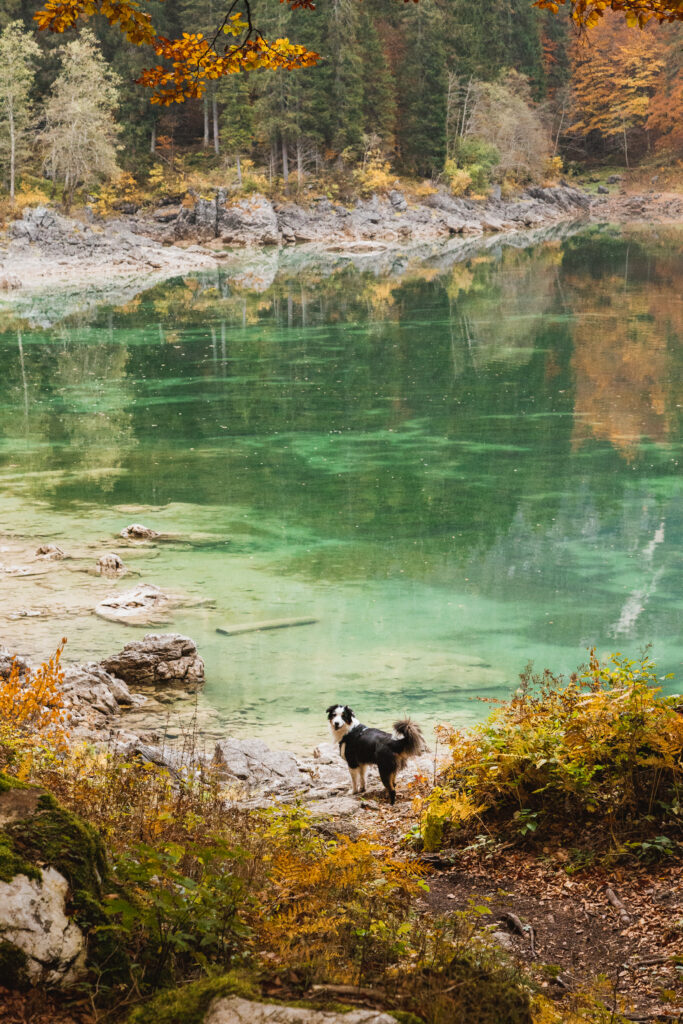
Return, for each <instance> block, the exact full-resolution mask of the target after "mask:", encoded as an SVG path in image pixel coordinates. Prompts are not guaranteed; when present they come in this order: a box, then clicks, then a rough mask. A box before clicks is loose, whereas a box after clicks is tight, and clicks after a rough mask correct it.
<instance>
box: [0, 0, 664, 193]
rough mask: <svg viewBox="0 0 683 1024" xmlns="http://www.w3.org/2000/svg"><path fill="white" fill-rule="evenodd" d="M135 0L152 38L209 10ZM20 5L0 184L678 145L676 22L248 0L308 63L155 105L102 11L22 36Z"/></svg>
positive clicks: (509, 178)
mask: <svg viewBox="0 0 683 1024" xmlns="http://www.w3.org/2000/svg"><path fill="white" fill-rule="evenodd" d="M146 6H147V7H148V8H149V10H150V12H151V13H152V16H153V20H154V22H155V24H156V25H157V26H158V28H159V31H161V32H163V33H164V34H167V35H168V36H171V37H177V36H181V35H182V34H183V32H194V33H198V32H202V33H204V35H205V36H206V37H208V36H209V35H210V34H211V33H212V30H213V29H214V28H215V26H216V24H217V23H219V22H220V19H221V18H222V17H223V14H224V12H223V11H222V9H221V8H220V6H219V5H217V4H216V2H215V0H169V2H167V3H159V2H157V0H152V2H151V3H149V4H148V5H146ZM35 12H36V5H35V3H34V2H29V0H5V3H3V5H2V11H1V12H0V33H2V34H1V35H0V50H3V52H4V53H5V55H6V56H5V59H4V60H3V65H4V67H3V70H2V72H0V174H1V178H0V181H1V182H2V187H3V190H7V191H9V192H10V194H11V195H12V196H14V192H15V188H16V181H24V189H25V190H26V189H27V188H30V187H34V188H35V187H36V186H37V187H42V186H41V184H40V183H41V181H42V182H44V181H45V180H46V179H52V181H53V182H54V183H55V185H57V184H59V185H60V186H66V188H67V190H68V189H71V188H72V187H75V185H76V184H78V183H80V184H82V185H90V186H91V187H92V186H97V185H98V184H101V183H102V182H106V181H109V180H112V179H116V177H117V175H119V174H120V172H121V171H124V172H126V173H127V174H128V175H130V176H131V177H132V178H134V179H135V181H136V182H137V183H145V184H146V183H147V182H148V181H149V180H150V176H151V181H152V183H154V181H155V180H159V179H161V178H162V177H168V175H169V172H170V173H171V174H176V173H181V174H182V173H187V172H191V171H195V172H200V173H201V172H204V171H213V172H216V171H220V174H221V175H222V176H223V177H222V180H224V181H225V182H226V183H228V184H232V185H233V186H234V187H236V188H240V189H241V188H243V189H245V190H246V191H249V190H252V191H255V190H265V189H266V188H267V187H268V186H269V185H270V186H272V184H273V182H278V183H283V184H284V186H285V187H289V185H290V183H291V184H292V185H296V187H297V188H298V189H301V188H302V187H305V186H307V187H313V186H312V185H311V182H312V181H314V180H316V179H317V180H319V179H320V178H321V177H324V176H328V177H329V176H332V177H334V175H336V176H337V178H339V179H346V180H348V178H349V172H353V173H354V174H355V175H356V178H355V181H356V184H357V185H359V186H361V190H362V187H364V188H365V189H366V191H372V190H373V189H374V190H378V189H380V190H381V189H382V188H383V187H384V188H385V187H387V186H388V185H389V183H390V181H391V180H393V178H394V177H395V175H397V174H399V175H403V176H406V177H408V178H413V179H430V180H432V181H434V180H440V181H444V182H445V183H447V184H448V185H450V187H451V190H452V191H453V192H454V193H455V194H465V193H469V194H481V193H482V192H486V190H487V189H488V188H490V186H491V185H492V184H494V183H500V184H502V186H503V187H504V188H505V187H507V186H510V187H515V186H517V185H519V184H524V183H525V182H529V181H544V180H550V179H555V180H556V179H557V176H558V175H560V174H571V173H572V171H574V172H576V173H579V171H580V169H582V168H584V167H585V166H586V165H589V166H590V165H595V164H600V163H602V164H606V165H607V164H609V165H613V166H624V165H625V166H626V167H629V166H633V165H634V164H638V163H639V162H642V161H646V162H647V163H648V166H649V165H667V166H671V165H672V164H676V161H677V160H679V159H680V157H681V154H682V153H683V127H682V125H681V118H680V117H678V116H677V114H676V112H677V111H680V109H681V108H682V106H683V75H682V74H681V52H682V47H681V42H682V34H681V33H682V29H681V25H680V23H674V24H661V25H654V24H648V25H647V26H646V27H645V28H644V29H639V28H633V27H629V26H628V24H627V23H626V21H625V20H624V19H623V18H621V17H619V16H618V15H611V16H609V17H605V18H602V19H600V21H599V23H598V25H597V26H596V27H595V28H592V29H591V30H590V31H589V32H587V33H585V32H584V33H583V34H581V35H580V34H578V33H577V32H576V30H575V28H574V26H573V25H572V22H571V20H570V17H569V14H568V13H567V12H566V11H565V9H564V8H561V9H560V10H559V11H558V12H557V13H553V12H552V11H548V10H539V9H537V8H535V7H534V6H532V4H531V3H530V0H521V2H520V0H487V2H486V3H485V4H481V3H475V2H474V0H420V3H417V4H413V3H405V4H404V3H398V2H396V0H367V2H363V3H359V2H358V0H322V2H321V3H319V4H318V5H317V7H316V8H315V9H314V10H305V9H304V10H301V9H299V10H292V9H291V8H290V6H288V5H287V4H284V3H280V2H279V0H257V2H256V4H255V5H254V17H255V19H257V21H258V27H259V29H260V30H262V31H263V32H264V34H265V35H267V37H268V38H269V39H271V38H272V39H282V38H285V39H286V38H289V39H291V40H292V41H296V42H298V43H301V44H303V45H305V46H306V47H307V48H308V49H310V50H314V51H316V52H317V53H319V54H320V60H319V62H318V64H317V65H316V66H314V67H309V68H304V69H301V70H298V71H294V72H289V71H283V70H279V69H274V70H270V69H265V70H264V69H262V70H258V71H253V72H248V73H242V74H233V75H228V76H226V77H224V78H222V79H220V80H217V81H215V82H212V83H211V82H210V83H209V87H208V89H207V90H206V92H205V93H204V95H203V96H202V97H200V98H193V99H188V100H186V102H185V103H172V104H169V105H168V106H163V105H162V106H160V105H154V104H153V103H151V102H150V91H149V89H147V88H145V87H144V86H142V85H140V84H137V80H138V79H139V77H140V75H141V72H142V71H143V69H144V68H145V67H147V66H148V65H149V63H150V55H149V53H146V52H145V48H144V47H143V48H140V47H135V46H131V45H130V43H129V42H128V41H127V40H126V39H125V38H124V37H123V36H122V35H121V33H120V32H119V31H118V30H117V29H116V28H112V27H111V26H110V25H108V24H107V22H106V20H105V19H104V18H102V17H97V18H95V19H93V20H92V21H91V22H90V24H89V26H88V28H86V29H84V30H81V35H80V37H79V36H78V35H77V34H76V33H75V32H73V31H71V32H66V33H64V34H55V33H50V32H36V25H35V21H34V20H33V18H34V14H35ZM91 32H93V33H94V35H91ZM74 47H75V48H76V49H74ZM78 47H80V49H78ZM84 47H85V50H84V49H83V48H84ZM85 51H87V53H86V52H85ZM10 54H11V55H12V57H13V60H10V56H9V55H10ZM152 59H153V55H152ZM17 76H19V78H20V79H22V82H23V85H22V87H21V88H20V90H19V93H20V95H19V96H18V98H17V94H16V90H17ZM22 76H23V77H22ZM22 89H23V92H22V91H21V90H22ZM22 97H23V98H22ZM79 116H81V117H83V118H84V119H85V121H87V122H88V124H89V125H90V128H89V133H90V134H92V135H93V136H95V141H94V143H93V145H92V146H91V148H90V149H87V148H86V151H85V152H84V153H83V154H82V162H83V164H84V165H85V166H83V167H78V168H76V169H73V168H70V167H68V166H66V165H65V164H64V161H63V160H62V159H61V158H60V156H59V154H60V151H62V150H65V149H66V150H67V151H69V152H72V151H73V145H71V144H70V143H69V142H68V141H65V140H64V135H65V134H66V135H69V133H70V132H72V133H73V131H74V122H75V121H77V120H78V118H79ZM97 121H99V122H100V126H99V135H98V132H97V131H93V130H92V125H93V122H97ZM60 133H61V134H60ZM81 134H82V133H81ZM70 178H71V181H72V185H70V184H69V182H70ZM32 181H33V185H31V182H32ZM27 182H28V184H26V183H27ZM307 183H308V185H307Z"/></svg>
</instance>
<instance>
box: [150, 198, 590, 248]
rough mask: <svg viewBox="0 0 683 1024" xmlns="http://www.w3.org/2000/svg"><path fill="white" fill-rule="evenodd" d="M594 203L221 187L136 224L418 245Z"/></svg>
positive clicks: (247, 239) (236, 239) (170, 233)
mask: <svg viewBox="0 0 683 1024" xmlns="http://www.w3.org/2000/svg"><path fill="white" fill-rule="evenodd" d="M589 205H590V198H589V196H587V195H586V193H584V192H582V191H579V190H577V189H574V188H570V187H569V186H558V187H556V188H529V189H527V191H526V192H525V193H523V194H522V195H521V196H520V197H519V198H517V199H514V200H503V199H502V198H501V197H500V195H499V194H497V195H496V197H494V198H491V199H487V200H476V201H475V200H470V199H457V198H455V197H453V196H452V195H451V194H450V193H449V192H447V191H446V190H444V189H441V190H439V191H437V192H435V193H434V194H433V195H431V196H428V197H427V198H426V199H424V200H423V201H420V202H409V201H408V199H407V198H406V196H405V195H404V194H403V193H402V192H400V191H399V190H398V189H392V190H391V191H390V192H389V193H388V194H387V195H386V196H384V195H373V196H370V197H369V198H367V199H357V200H356V202H355V203H354V204H353V206H351V207H347V206H345V205H344V204H343V203H338V202H332V201H331V200H329V199H328V198H326V197H322V198H318V199H315V200H313V201H312V202H311V204H310V205H309V206H301V205H299V204H297V203H281V204H275V205H273V204H272V203H271V202H270V201H269V200H268V199H267V198H266V197H265V196H262V195H258V194H256V195H253V196H250V197H248V198H246V199H240V200H239V201H237V202H229V201H226V193H225V190H223V189H218V190H217V191H216V194H215V197H214V199H213V200H208V199H197V200H196V202H195V204H194V206H193V207H191V206H189V205H183V206H179V207H177V209H174V208H172V207H171V208H168V207H164V208H163V210H162V211H157V212H156V213H155V214H153V215H152V216H151V217H148V218H147V219H143V220H139V221H138V222H137V226H136V230H138V231H146V232H148V233H151V234H152V235H153V236H154V237H157V238H159V239H161V240H163V241H166V242H173V241H177V240H179V239H195V240H197V241H201V242H205V243H206V242H210V241H212V240H216V241H220V242H221V243H223V244H224V245H238V246H268V245H278V244H289V243H297V242H316V243H321V244H324V245H326V246H329V245H334V244H349V243H354V242H355V243H358V242H369V241H374V242H383V243H391V242H402V241H406V240H411V241H418V242H419V241H429V240H433V239H437V238H447V237H448V236H449V235H454V234H480V233H482V232H485V231H506V230H511V229H514V228H519V227H535V226H538V225H541V224H548V223H552V222H554V221H558V220H566V219H568V218H573V217H579V216H582V215H584V214H585V212H586V211H587V209H588V207H589ZM160 218H161V219H160Z"/></svg>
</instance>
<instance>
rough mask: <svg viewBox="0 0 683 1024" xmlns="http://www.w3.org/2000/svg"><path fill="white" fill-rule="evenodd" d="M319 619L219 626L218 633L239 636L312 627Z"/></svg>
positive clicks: (277, 620)
mask: <svg viewBox="0 0 683 1024" xmlns="http://www.w3.org/2000/svg"><path fill="white" fill-rule="evenodd" d="M317 621H318V619H266V620H265V621H264V622H241V623H240V624H239V625H237V626H225V627H223V626H217V627H216V632H217V633H222V634H223V636H237V634H238V633H258V632H261V631H262V630H265V629H287V628H288V627H289V626H311V625H313V623H314V622H317Z"/></svg>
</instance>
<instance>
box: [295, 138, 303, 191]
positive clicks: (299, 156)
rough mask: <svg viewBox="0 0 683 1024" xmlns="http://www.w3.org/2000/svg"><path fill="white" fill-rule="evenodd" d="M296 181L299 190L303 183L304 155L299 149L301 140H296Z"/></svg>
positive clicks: (300, 148)
mask: <svg viewBox="0 0 683 1024" xmlns="http://www.w3.org/2000/svg"><path fill="white" fill-rule="evenodd" d="M296 180H297V184H298V186H299V188H301V186H302V185H303V183H304V154H303V150H302V147H301V139H297V140H296Z"/></svg>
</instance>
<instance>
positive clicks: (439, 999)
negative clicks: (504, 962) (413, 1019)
mask: <svg viewBox="0 0 683 1024" xmlns="http://www.w3.org/2000/svg"><path fill="white" fill-rule="evenodd" d="M438 975H439V977H438V982H439V984H437V985H433V986H432V985H431V984H430V981H431V980H432V979H433V980H434V981H436V980H437V978H436V977H435V976H434V975H432V976H431V978H430V975H429V973H428V972H425V973H424V974H423V975H422V981H423V983H424V984H423V985H416V986H415V988H414V990H413V993H412V998H411V1000H410V1003H412V1005H411V1006H410V1009H411V1010H412V1011H413V1012H414V1013H416V1014H419V1013H422V1012H424V1009H425V1007H426V1006H429V1007H430V1019H431V1020H436V1021H452V1020H466V1021H467V1024H502V1022H503V1021H504V1022H505V1024H532V1021H533V1015H532V1012H531V1001H530V999H529V995H528V993H527V992H526V991H525V989H524V988H523V986H522V985H521V984H520V981H519V976H518V975H517V974H516V973H515V972H514V970H513V969H511V968H510V969H509V968H506V967H502V968H500V969H497V968H496V967H495V966H492V967H488V966H486V967H485V966H482V965H480V964H477V963H474V962H472V961H471V960H469V959H468V958H467V957H456V958H454V959H453V960H452V961H451V962H450V964H448V966H447V967H445V968H444V969H443V970H442V971H439V972H438ZM445 981H447V984H444V982H445Z"/></svg>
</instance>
